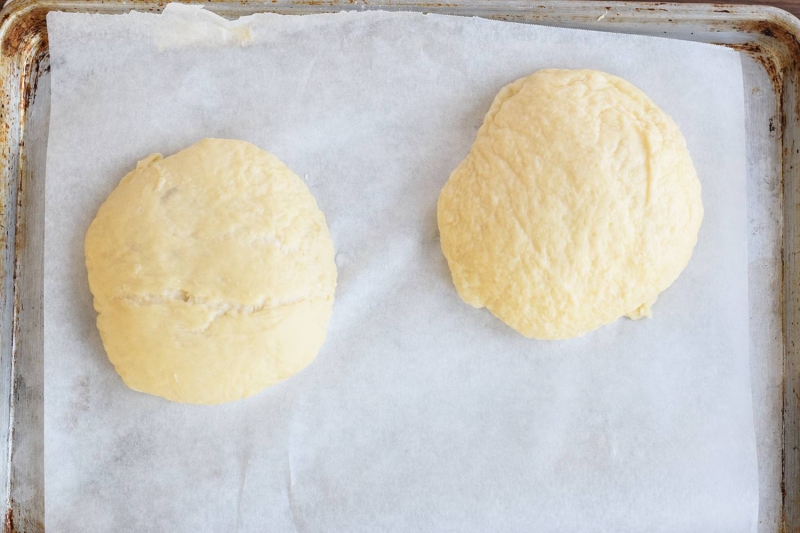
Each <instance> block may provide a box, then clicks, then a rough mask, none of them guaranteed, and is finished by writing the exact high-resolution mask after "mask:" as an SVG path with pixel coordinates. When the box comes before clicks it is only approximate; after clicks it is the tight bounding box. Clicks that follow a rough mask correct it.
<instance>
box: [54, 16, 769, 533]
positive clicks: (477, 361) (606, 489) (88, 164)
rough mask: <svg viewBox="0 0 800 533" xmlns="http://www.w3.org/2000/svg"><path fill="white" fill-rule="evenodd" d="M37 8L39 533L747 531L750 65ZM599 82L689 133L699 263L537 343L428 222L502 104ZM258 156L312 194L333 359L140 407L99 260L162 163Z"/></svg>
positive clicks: (450, 20) (433, 29) (529, 34)
mask: <svg viewBox="0 0 800 533" xmlns="http://www.w3.org/2000/svg"><path fill="white" fill-rule="evenodd" d="M166 13H167V14H165V15H162V16H158V15H151V14H131V15H122V16H100V15H79V14H65V13H50V14H49V15H48V18H47V22H48V31H49V35H50V53H51V61H52V115H51V122H50V137H49V148H48V150H49V151H48V160H47V187H46V188H47V194H46V251H45V386H46V396H45V406H46V407H45V409H46V416H45V418H46V419H45V433H46V434H45V438H46V457H45V461H46V462H45V468H46V500H47V515H46V521H47V527H48V531H53V532H57V533H72V532H81V533H83V532H87V531H92V532H119V533H122V532H137V533H141V532H165V531H169V532H173V533H182V532H187V533H189V532H191V533H199V532H221V531H225V532H284V531H287V532H293V531H297V532H331V531H337V532H369V533H374V532H378V531H409V532H411V531H413V532H447V531H453V532H473V531H474V532H486V531H509V532H511V531H542V532H562V531H563V532H570V533H574V532H576V531H583V532H599V531H609V532H611V531H613V532H642V531H648V532H652V533H655V532H669V533H675V532H684V531H704V532H705V531H725V532H751V531H754V529H755V525H756V520H757V512H758V509H757V505H758V504H757V501H758V487H757V476H756V455H755V437H754V432H753V419H752V409H751V392H750V378H749V355H748V307H747V250H746V236H747V235H746V231H747V221H746V209H745V155H744V154H745V151H744V143H745V138H744V119H743V113H744V111H743V94H742V75H741V66H740V61H739V57H738V55H737V54H736V53H735V52H732V51H730V50H727V49H724V48H720V47H714V46H711V45H704V44H697V43H688V42H679V41H669V40H663V39H656V38H645V37H634V36H622V35H613V34H600V33H592V32H585V31H576V30H564V29H556V28H547V27H536V26H529V25H520V24H512V23H503V22H495V21H487V20H481V19H468V18H456V17H444V16H423V15H420V14H401V13H395V14H387V13H346V14H338V15H314V16H304V17H289V16H279V15H257V16H254V17H250V18H248V19H247V20H240V21H239V22H237V23H228V22H225V21H222V20H221V19H217V18H216V17H214V16H212V15H210V14H208V13H205V12H202V11H198V10H196V9H193V8H185V7H184V8H176V7H175V6H169V7H168V9H167V12H166ZM544 67H567V68H595V69H601V70H605V71H608V72H611V73H613V74H617V75H620V76H622V77H624V78H626V79H628V80H630V81H631V82H633V83H634V84H636V85H637V86H639V87H640V88H641V89H643V90H644V91H645V92H646V93H648V94H649V95H650V96H651V97H652V98H653V99H654V100H655V101H656V102H657V103H658V104H659V105H661V106H662V107H663V108H664V109H665V110H666V111H667V112H668V113H669V114H670V115H671V116H672V117H673V118H674V119H675V120H676V122H677V123H678V124H679V125H680V127H681V129H682V131H683V132H684V134H685V136H686V138H687V141H688V144H689V148H690V150H691V152H692V155H693V158H694V161H695V164H696V166H697V169H698V173H699V175H700V179H701V181H702V186H703V201H704V204H705V209H706V215H705V220H704V222H703V226H702V228H701V230H700V236H699V242H698V244H697V248H696V250H695V253H694V256H693V258H692V260H691V262H690V264H689V266H688V267H687V269H686V270H685V272H684V273H683V274H682V275H681V277H680V278H679V279H678V280H677V282H676V283H675V284H674V285H673V286H672V287H671V288H670V289H668V290H667V291H666V292H665V293H663V294H662V295H661V297H660V298H659V300H658V302H657V303H656V305H655V306H654V313H655V317H654V318H653V319H651V320H641V321H638V322H634V321H630V320H627V319H621V320H619V321H617V322H615V323H614V324H612V325H610V326H607V327H604V328H601V329H599V330H597V331H595V332H593V333H590V334H588V335H586V336H584V337H582V338H579V339H575V340H570V341H562V342H544V341H534V340H527V339H524V338H523V337H521V336H520V335H518V334H517V333H515V332H514V331H512V330H511V329H509V328H508V327H506V326H504V325H503V324H502V323H501V322H500V321H499V320H497V319H495V318H494V317H492V316H491V315H490V314H489V313H488V312H487V311H485V310H476V309H473V308H471V307H469V306H468V305H466V304H464V303H463V302H462V301H461V300H460V299H459V298H458V296H457V294H456V291H455V289H454V287H453V285H452V282H451V280H450V276H449V272H448V269H447V265H446V262H445V259H444V257H443V256H442V253H441V250H440V248H439V243H438V235H437V227H436V217H435V212H436V201H437V196H438V192H439V190H440V188H441V187H442V185H443V184H444V183H445V181H446V180H447V178H448V175H449V173H450V172H451V170H452V169H453V168H454V167H455V166H456V165H457V164H458V163H459V161H460V160H461V159H462V158H463V157H464V156H465V155H466V153H467V151H468V149H469V146H470V144H471V143H472V141H473V139H474V137H475V134H476V131H477V128H478V126H479V125H480V124H481V122H482V119H483V115H484V113H485V112H486V111H487V110H488V108H489V104H490V103H491V101H492V98H493V97H494V95H495V94H496V93H497V91H498V90H499V89H500V88H501V87H502V86H503V85H505V84H507V83H509V82H511V81H513V80H515V79H517V78H519V77H521V76H524V75H527V74H529V73H531V72H533V71H535V70H537V69H540V68H544ZM212 136H214V137H231V138H239V139H245V140H248V141H251V142H253V143H255V144H257V145H258V146H260V147H262V148H264V149H266V150H268V151H271V152H273V153H275V154H276V155H277V156H279V157H280V158H281V159H282V160H283V161H284V162H285V163H286V164H287V165H289V167H291V168H292V169H293V170H294V171H295V172H296V173H298V174H299V175H300V176H303V177H305V179H306V181H307V183H308V185H309V187H310V188H311V191H312V192H313V194H314V195H315V197H316V198H317V200H318V202H319V205H320V207H321V208H322V210H323V211H324V212H325V214H326V216H327V220H328V223H329V225H330V229H331V233H332V235H333V239H334V242H335V245H336V250H337V255H336V261H337V264H338V266H339V285H338V288H337V292H336V304H335V307H334V314H333V319H332V321H331V324H330V333H329V337H328V339H327V341H326V344H325V346H324V347H323V349H322V351H321V352H320V354H319V357H318V358H317V360H316V361H315V362H314V363H313V364H312V365H311V366H310V367H309V368H307V369H306V370H304V371H303V372H301V373H300V374H298V375H297V376H295V377H293V378H292V379H290V380H288V381H287V382H284V383H282V384H279V385H277V386H274V387H272V388H270V389H268V390H266V391H264V392H263V393H261V394H259V395H258V396H256V397H254V398H251V399H248V400H245V401H241V402H238V403H233V404H226V405H222V406H217V407H200V406H190V405H180V404H174V403H170V402H167V401H165V400H162V399H160V398H157V397H154V396H148V395H145V394H141V393H137V392H134V391H131V390H129V389H127V388H126V387H125V386H124V385H123V383H122V381H121V380H120V379H119V377H118V376H117V375H116V373H115V372H114V370H113V368H112V366H111V365H110V363H109V362H108V360H107V359H106V357H105V354H104V352H103V347H102V344H101V342H100V337H99V335H98V333H97V330H96V328H95V325H94V320H95V313H94V310H93V309H92V298H91V295H90V293H89V288H88V284H87V281H86V271H85V266H84V259H83V238H84V234H85V231H86V229H87V227H88V225H89V223H90V221H91V220H92V218H93V217H94V215H95V212H96V210H97V208H98V207H99V205H100V203H101V202H102V201H103V200H104V199H105V197H106V196H107V195H108V193H109V192H111V190H112V189H113V188H114V187H115V186H116V184H117V182H118V181H119V179H120V178H121V177H122V176H123V175H124V174H125V173H127V172H128V171H129V170H131V169H132V168H133V167H134V165H135V164H136V161H137V160H139V159H141V158H143V157H145V156H146V155H148V154H149V153H151V152H161V153H163V154H165V155H169V154H172V153H174V152H176V151H178V150H180V149H182V148H185V147H186V146H188V145H190V144H191V143H193V142H195V141H197V140H199V139H201V138H203V137H212Z"/></svg>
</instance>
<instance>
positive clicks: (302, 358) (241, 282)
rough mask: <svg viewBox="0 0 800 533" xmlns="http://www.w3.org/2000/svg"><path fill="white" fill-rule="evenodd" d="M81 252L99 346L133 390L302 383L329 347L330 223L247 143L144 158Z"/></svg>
mask: <svg viewBox="0 0 800 533" xmlns="http://www.w3.org/2000/svg"><path fill="white" fill-rule="evenodd" d="M85 247H86V267H87V269H88V273H89V286H90V288H91V291H92V294H93V295H94V307H95V309H96V310H97V313H98V314H97V327H98V329H99V330H100V335H101V337H102V339H103V345H104V346H105V349H106V353H107V354H108V358H109V359H110V360H111V362H112V363H113V364H114V367H115V368H116V370H117V372H118V373H119V375H120V376H121V377H122V379H123V381H124V382H125V383H126V384H127V385H128V386H129V387H130V388H132V389H134V390H137V391H142V392H147V393H150V394H155V395H157V396H163V397H164V398H167V399H169V400H173V401H176V402H187V403H198V404H216V403H221V402H227V401H232V400H238V399H240V398H245V397H247V396H251V395H253V394H255V393H257V392H259V391H260V390H262V389H263V388H264V387H267V386H269V385H272V384H274V383H276V382H278V381H281V380H284V379H286V378H288V377H290V376H292V375H293V374H295V373H297V372H299V371H300V370H301V369H302V368H304V367H305V366H306V365H308V364H309V363H310V362H311V361H312V360H313V359H314V357H316V355H317V352H318V351H319V349H320V347H321V346H322V343H323V342H324V340H325V335H326V330H327V324H328V320H329V318H330V316H331V311H332V306H333V295H334V289H335V287H336V266H335V264H334V259H333V258H334V250H333V243H332V241H331V237H330V234H329V233H328V227H327V225H326V223H325V217H324V215H323V214H322V212H321V211H320V210H319V208H318V207H317V203H316V201H315V200H314V197H313V196H312V195H311V193H310V191H309V190H308V188H307V187H306V185H305V184H304V183H303V181H302V180H301V179H300V178H299V177H297V176H296V175H295V174H294V173H293V172H292V171H291V170H289V169H288V168H287V167H286V166H285V165H284V164H283V163H281V162H280V161H279V160H278V158H277V157H275V156H274V155H272V154H269V153H267V152H264V151H263V150H260V149H259V148H257V147H256V146H253V145H252V144H250V143H246V142H244V141H236V140H225V139H206V140H204V141H201V142H199V143H197V144H195V145H193V146H190V147H189V148H187V149H185V150H182V151H181V152H178V153H177V154H175V155H173V156H171V157H167V158H166V159H162V158H161V155H160V154H154V155H151V156H149V157H147V158H145V159H144V160H142V161H140V162H139V164H138V165H137V166H136V169H135V170H134V171H132V172H131V173H130V174H128V175H127V176H125V177H124V178H123V179H122V181H121V182H120V183H119V185H118V186H117V188H116V189H115V190H114V191H113V192H112V193H111V195H110V196H109V197H108V199H107V200H106V201H105V202H104V203H103V205H102V206H101V207H100V210H99V211H98V213H97V217H96V218H95V219H94V221H93V222H92V224H91V225H90V226H89V230H88V232H87V234H86V243H85Z"/></svg>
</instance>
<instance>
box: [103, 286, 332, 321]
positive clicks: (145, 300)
mask: <svg viewBox="0 0 800 533" xmlns="http://www.w3.org/2000/svg"><path fill="white" fill-rule="evenodd" d="M325 299H326V298H325V297H324V296H317V297H313V296H302V297H299V298H284V299H278V298H262V299H261V301H259V302H257V303H255V304H252V305H246V304H240V303H236V302H229V301H227V300H209V299H206V298H202V297H200V296H193V295H191V294H189V293H188V292H186V291H185V290H183V289H179V290H175V291H172V292H169V293H167V294H125V295H122V296H116V297H114V298H112V300H125V301H126V302H129V303H131V304H133V305H135V306H137V307H146V306H151V305H164V304H169V303H178V302H183V303H187V304H190V305H200V306H204V307H207V308H210V309H214V310H216V311H219V312H220V313H222V314H225V313H229V312H232V313H235V314H242V315H253V314H256V313H258V312H260V311H265V310H267V309H279V308H281V307H288V306H291V305H296V304H299V303H302V302H307V301H312V300H325Z"/></svg>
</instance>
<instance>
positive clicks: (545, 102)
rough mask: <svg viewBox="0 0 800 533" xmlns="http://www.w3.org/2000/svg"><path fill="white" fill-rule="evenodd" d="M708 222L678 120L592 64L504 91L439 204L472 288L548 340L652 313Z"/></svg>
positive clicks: (447, 244)
mask: <svg viewBox="0 0 800 533" xmlns="http://www.w3.org/2000/svg"><path fill="white" fill-rule="evenodd" d="M702 218H703V205H702V202H701V199H700V182H699V180H698V179H697V173H696V172H695V169H694V165H693V164H692V160H691V157H690V156H689V151H688V149H687V147H686V141H685V140H684V138H683V136H682V135H681V132H680V130H679V129H678V126H677V125H676V124H675V122H673V121H672V119H671V118H670V117H669V116H668V115H667V114H666V113H664V112H663V111H662V110H661V109H659V108H658V106H656V104H655V103H654V102H653V101H652V100H651V99H650V98H648V97H647V95H645V94H644V93H643V92H642V91H640V90H639V89H637V88H636V87H634V86H633V85H631V84H630V83H628V82H627V81H625V80H623V79H621V78H618V77H616V76H612V75H610V74H605V73H602V72H596V71H590V70H560V69H549V70H540V71H538V72H536V73H534V74H532V75H530V76H528V77H526V78H522V79H520V80H517V81H515V82H514V83H512V84H510V85H508V86H506V87H504V88H503V89H502V90H501V91H500V93H499V94H498V95H497V97H496V98H495V100H494V102H493V103H492V106H491V109H490V110H489V112H488V114H487V115H486V118H485V120H484V123H483V125H482V126H481V128H480V129H479V130H478V135H477V138H476V140H475V143H474V144H473V146H472V148H471V150H470V152H469V155H468V156H467V157H466V159H465V160H464V161H463V162H462V163H461V164H460V165H459V166H458V167H457V168H456V169H455V171H453V173H452V175H451V176H450V179H449V180H448V182H447V184H446V185H445V186H444V188H443V189H442V192H441V194H440V196H439V204H438V220H439V230H440V233H441V243H442V250H443V251H444V255H445V257H446V258H447V262H448V264H449V266H450V271H451V273H452V275H453V281H454V282H455V286H456V289H457V290H458V293H459V295H460V296H461V298H462V299H463V300H464V301H465V302H467V303H468V304H470V305H472V306H474V307H484V306H485V307H486V308H487V309H489V311H491V312H492V313H493V314H494V315H495V316H497V317H498V318H499V319H500V320H502V321H503V322H505V323H506V324H508V325H509V326H511V327H512V328H514V329H516V330H517V331H519V332H520V333H522V334H523V335H525V336H527V337H534V338H539V339H566V338H570V337H575V336H579V335H581V334H583V333H585V332H587V331H590V330H593V329H595V328H597V327H599V326H602V325H604V324H608V323H610V322H613V321H614V320H616V319H617V318H619V317H621V316H623V315H628V316H630V317H632V318H638V317H641V316H650V308H649V306H650V305H651V304H652V303H653V302H654V301H655V299H656V297H657V296H658V294H659V293H660V292H662V291H663V290H664V289H666V288H667V287H669V286H670V285H671V284H672V282H673V281H675V279H676V278H677V277H678V275H679V274H680V273H681V271H682V270H683V269H684V268H685V267H686V264H687V263H688V262H689V258H690V257H691V254H692V249H693V248H694V245H695V243H696V241H697V232H698V230H699V228H700V222H701V220H702Z"/></svg>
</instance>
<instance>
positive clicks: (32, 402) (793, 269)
mask: <svg viewBox="0 0 800 533" xmlns="http://www.w3.org/2000/svg"><path fill="white" fill-rule="evenodd" d="M207 6H208V7H209V8H210V9H213V10H214V11H216V12H218V13H220V14H221V15H224V16H228V17H236V16H240V15H246V14H251V13H256V12H262V11H273V12H278V13H288V14H303V13H319V12H326V11H338V10H342V9H391V10H419V11H426V12H436V13H447V14H460V15H476V16H483V17H489V18H496V19H503V20H511V21H517V22H527V23H537V24H547V25H557V26H566V27H575V28H586V29H597V30H601V31H615V32H622V33H640V34H647V35H661V36H665V37H671V38H678V39H689V40H696V41H704V42H713V43H722V44H726V45H729V46H732V47H734V48H736V49H738V50H741V51H742V52H743V67H744V73H745V95H746V105H747V112H746V117H747V118H746V120H747V124H746V127H747V137H748V146H747V156H748V180H747V187H748V189H747V194H748V219H749V227H750V232H749V235H748V254H749V264H750V271H749V296H750V309H751V313H750V353H751V365H752V382H753V394H754V411H755V420H756V434H757V439H758V443H757V444H758V461H759V482H760V495H761V496H760V498H761V503H760V512H759V533H775V532H793V533H794V532H798V533H800V450H798V448H800V344H798V343H800V273H799V272H800V264H799V263H798V262H797V261H798V259H796V257H798V255H797V254H798V253H800V228H798V227H797V216H798V210H800V205H799V204H798V202H800V179H798V178H800V176H798V174H799V173H800V93H798V88H797V86H798V68H799V67H798V65H800V21H798V19H796V18H794V17H792V16H791V15H789V14H788V13H785V12H783V11H780V10H777V9H774V8H768V7H763V6H741V5H740V6H730V5H721V4H715V5H711V4H663V3H659V4H645V3H638V2H627V3H626V2H611V3H599V2H592V1H563V0H559V1H546V0H543V1H541V2H539V3H533V2H531V1H528V0H492V1H491V2H490V1H488V0H450V2H449V3H435V2H430V1H422V0H344V1H341V0H267V1H261V2H258V1H254V2H250V1H247V0H245V1H244V2H241V1H237V2H235V3H234V2H226V1H217V2H212V3H211V4H207ZM162 7H163V3H161V4H159V3H157V2H140V1H134V2H119V1H113V0H112V1H98V0H92V1H71V0H63V1H61V0H12V1H11V2H9V3H8V4H7V5H6V6H5V7H4V8H3V10H2V12H0V85H2V87H3V90H2V94H1V95H0V459H2V463H0V490H2V502H1V503H0V504H1V505H3V506H4V509H3V510H4V512H5V521H4V522H3V525H4V532H5V533H11V532H12V531H13V532H26V533H39V532H42V531H44V523H43V522H44V472H43V460H42V458H43V444H44V435H43V412H42V411H43V395H44V384H43V379H42V376H43V336H42V332H43V314H42V290H43V289H42V287H43V273H42V265H43V256H44V232H43V227H44V176H45V172H44V171H45V155H46V151H47V128H48V121H49V110H50V97H49V88H50V76H49V52H48V45H47V34H46V27H45V19H44V17H45V15H46V13H47V12H48V11H50V10H64V11H84V12H101V13H122V12H126V11H129V10H130V9H132V8H135V9H138V10H141V11H159V10H160V9H161V8H162Z"/></svg>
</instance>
